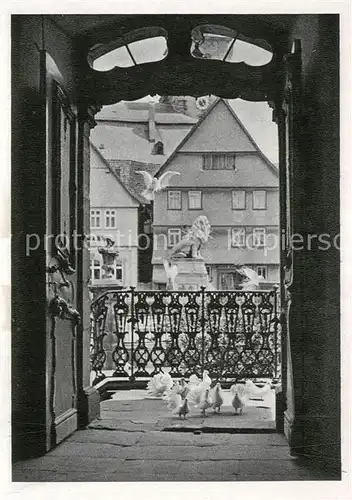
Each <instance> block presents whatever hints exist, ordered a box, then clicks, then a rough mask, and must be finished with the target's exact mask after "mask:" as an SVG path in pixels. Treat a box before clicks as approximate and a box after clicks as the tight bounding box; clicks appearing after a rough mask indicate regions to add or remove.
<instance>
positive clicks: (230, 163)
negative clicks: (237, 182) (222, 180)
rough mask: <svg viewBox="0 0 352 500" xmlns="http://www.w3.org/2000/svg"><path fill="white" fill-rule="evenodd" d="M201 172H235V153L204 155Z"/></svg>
mask: <svg viewBox="0 0 352 500" xmlns="http://www.w3.org/2000/svg"><path fill="white" fill-rule="evenodd" d="M203 170H236V155H235V153H210V154H204V155H203Z"/></svg>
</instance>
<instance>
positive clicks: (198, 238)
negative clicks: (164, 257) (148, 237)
mask: <svg viewBox="0 0 352 500" xmlns="http://www.w3.org/2000/svg"><path fill="white" fill-rule="evenodd" d="M209 238H211V236H210V223H209V221H208V219H207V217H206V216H205V215H200V216H199V217H197V218H196V220H195V221H194V222H193V224H192V227H191V229H190V230H189V231H188V232H187V234H186V235H185V236H184V237H183V238H182V240H181V241H180V242H179V243H178V244H177V245H175V246H174V247H173V248H172V250H171V252H170V257H174V258H177V257H187V258H192V259H203V257H202V256H201V254H200V248H201V246H202V244H204V243H206V242H207V241H208V240H209Z"/></svg>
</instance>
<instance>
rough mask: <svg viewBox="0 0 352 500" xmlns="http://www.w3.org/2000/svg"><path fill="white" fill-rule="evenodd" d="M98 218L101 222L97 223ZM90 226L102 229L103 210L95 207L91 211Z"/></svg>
mask: <svg viewBox="0 0 352 500" xmlns="http://www.w3.org/2000/svg"><path fill="white" fill-rule="evenodd" d="M97 219H98V221H99V224H97ZM90 227H91V228H94V229H101V210H97V209H96V208H93V209H92V210H91V211H90Z"/></svg>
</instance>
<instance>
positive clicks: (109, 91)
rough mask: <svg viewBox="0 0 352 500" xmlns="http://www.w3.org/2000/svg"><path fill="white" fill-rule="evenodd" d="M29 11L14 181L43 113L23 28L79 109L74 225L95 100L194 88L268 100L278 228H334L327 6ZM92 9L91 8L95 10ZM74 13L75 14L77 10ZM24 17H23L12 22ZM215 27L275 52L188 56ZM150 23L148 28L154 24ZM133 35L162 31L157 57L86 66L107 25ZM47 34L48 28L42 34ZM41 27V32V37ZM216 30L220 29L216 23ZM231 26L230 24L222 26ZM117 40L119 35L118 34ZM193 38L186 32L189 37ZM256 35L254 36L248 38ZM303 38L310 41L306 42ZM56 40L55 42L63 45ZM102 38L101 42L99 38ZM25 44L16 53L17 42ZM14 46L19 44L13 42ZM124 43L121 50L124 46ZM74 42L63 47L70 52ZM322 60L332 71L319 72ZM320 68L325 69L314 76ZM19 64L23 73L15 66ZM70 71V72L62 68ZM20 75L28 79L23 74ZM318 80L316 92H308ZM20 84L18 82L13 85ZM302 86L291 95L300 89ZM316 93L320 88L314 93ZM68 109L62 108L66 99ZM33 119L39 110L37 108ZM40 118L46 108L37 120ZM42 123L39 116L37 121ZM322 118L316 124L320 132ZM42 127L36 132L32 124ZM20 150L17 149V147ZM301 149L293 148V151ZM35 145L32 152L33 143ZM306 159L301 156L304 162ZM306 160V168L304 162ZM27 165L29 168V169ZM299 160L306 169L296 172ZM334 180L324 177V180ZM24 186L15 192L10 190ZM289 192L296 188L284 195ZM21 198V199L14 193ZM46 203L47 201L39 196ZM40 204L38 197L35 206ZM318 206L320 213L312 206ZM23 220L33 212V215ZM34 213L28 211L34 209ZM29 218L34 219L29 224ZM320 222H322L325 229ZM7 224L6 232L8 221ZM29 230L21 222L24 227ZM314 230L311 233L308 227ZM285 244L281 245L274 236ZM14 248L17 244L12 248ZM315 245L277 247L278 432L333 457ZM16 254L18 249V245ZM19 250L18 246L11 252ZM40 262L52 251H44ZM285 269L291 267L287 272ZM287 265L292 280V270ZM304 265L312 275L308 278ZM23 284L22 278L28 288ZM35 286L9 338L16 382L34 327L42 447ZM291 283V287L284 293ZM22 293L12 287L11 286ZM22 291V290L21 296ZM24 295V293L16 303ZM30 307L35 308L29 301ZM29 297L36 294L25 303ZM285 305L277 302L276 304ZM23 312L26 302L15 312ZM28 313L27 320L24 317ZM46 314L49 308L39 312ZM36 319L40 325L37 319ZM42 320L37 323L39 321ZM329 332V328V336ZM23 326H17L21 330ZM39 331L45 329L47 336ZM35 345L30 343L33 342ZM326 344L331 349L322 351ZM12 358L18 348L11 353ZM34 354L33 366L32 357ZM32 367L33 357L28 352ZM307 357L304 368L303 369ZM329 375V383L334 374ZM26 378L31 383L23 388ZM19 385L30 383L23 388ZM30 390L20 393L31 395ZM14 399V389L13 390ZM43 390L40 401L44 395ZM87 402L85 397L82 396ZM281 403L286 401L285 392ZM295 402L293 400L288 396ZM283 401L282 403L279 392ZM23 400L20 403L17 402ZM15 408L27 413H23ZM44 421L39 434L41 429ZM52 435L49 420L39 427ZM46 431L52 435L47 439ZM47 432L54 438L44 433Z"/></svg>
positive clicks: (331, 46) (82, 267)
mask: <svg viewBox="0 0 352 500" xmlns="http://www.w3.org/2000/svg"><path fill="white" fill-rule="evenodd" d="M34 17H36V19H34V18H33V19H30V20H28V21H26V20H19V19H17V23H18V25H17V28H24V32H22V33H21V29H18V31H17V37H15V39H14V44H15V48H16V51H15V55H14V57H15V64H16V63H17V64H18V67H17V68H16V71H17V76H18V79H17V81H18V82H21V83H22V84H23V87H21V88H20V85H18V87H17V88H16V90H15V92H17V94H16V96H17V98H18V99H17V100H16V99H15V106H17V108H16V109H17V110H20V111H19V115H18V116H21V112H22V110H21V106H24V104H23V102H24V101H22V104H20V101H21V98H22V97H23V95H24V94H22V91H23V88H27V87H29V88H31V90H33V89H34V90H33V93H32V94H31V96H32V97H33V99H32V100H31V101H30V102H29V100H28V99H27V104H26V105H27V108H28V109H27V113H28V114H27V115H26V112H25V111H26V110H25V111H24V113H22V116H24V117H25V118H26V120H24V121H23V123H22V125H21V127H22V128H19V130H18V132H17V136H16V137H17V139H18V143H17V144H18V145H19V149H18V151H17V150H16V148H15V155H14V164H15V166H16V168H17V169H18V170H17V171H18V172H20V176H19V181H18V182H19V185H21V182H22V185H23V182H24V181H25V180H26V177H25V176H24V177H23V175H24V173H23V169H22V168H21V165H22V164H23V160H24V158H25V155H26V153H27V155H28V152H30V151H31V148H33V146H32V145H31V144H30V143H28V141H27V142H26V153H24V151H23V150H21V147H22V148H23V141H22V142H21V137H19V136H22V138H23V135H24V133H25V129H26V127H27V126H28V124H32V126H33V113H32V107H33V105H34V106H35V105H37V106H38V109H39V110H40V112H41V113H43V111H44V108H43V96H42V94H41V92H42V91H43V86H40V88H38V86H37V78H38V75H39V74H41V76H42V77H43V78H44V80H45V78H46V74H45V71H44V72H43V73H41V72H40V70H39V69H38V67H39V66H37V65H36V64H34V65H33V69H31V71H32V73H33V74H32V73H31V78H30V77H29V76H28V75H29V73H28V72H27V73H26V69H25V68H24V67H23V66H24V54H26V52H25V50H24V48H25V46H26V41H25V40H26V36H27V38H28V36H29V37H30V38H32V39H33V40H35V41H36V42H37V47H41V49H40V50H39V55H40V54H41V55H43V54H44V53H45V52H46V51H49V52H50V53H52V54H53V58H54V59H55V60H59V61H60V62H59V64H58V65H59V66H60V67H61V68H64V71H63V74H64V87H65V90H66V91H67V92H68V95H69V98H70V99H72V101H73V103H74V106H73V107H74V113H75V114H76V115H77V118H78V125H77V143H76V144H77V157H76V165H77V186H78V188H77V189H78V191H77V211H76V215H77V227H78V228H79V229H80V230H81V234H82V233H84V231H85V229H86V227H87V224H88V222H87V219H85V216H84V213H85V212H86V211H87V208H88V207H89V193H88V191H87V186H88V172H87V163H88V139H89V126H90V125H94V120H93V116H94V110H96V108H97V107H99V106H101V105H102V104H107V103H110V102H116V101H118V100H120V99H130V100H131V99H136V98H138V97H140V96H142V95H145V94H146V93H148V94H151V95H153V94H156V93H157V94H159V95H170V94H171V95H172V94H178V95H187V94H188V95H193V96H196V97H198V96H201V95H207V94H215V95H220V96H222V97H225V98H227V97H232V98H236V97H239V96H241V97H242V98H244V99H249V100H251V99H252V100H265V101H268V102H271V103H272V104H273V107H274V111H275V119H276V120H277V122H278V125H279V132H280V172H281V175H282V177H283V178H282V182H281V189H282V198H281V207H282V219H281V225H282V229H283V230H284V231H285V232H286V233H287V234H291V232H292V230H293V229H294V230H295V232H297V231H298V232H299V233H300V234H303V235H304V236H306V235H307V233H308V232H309V231H310V230H312V227H311V226H310V223H309V221H314V223H315V224H316V227H317V228H318V230H319V232H320V233H322V232H324V233H329V234H330V236H331V235H332V236H333V237H334V231H335V232H336V233H337V232H338V210H337V208H336V206H335V200H336V199H337V195H338V188H337V187H336V186H338V175H337V174H336V172H337V169H336V168H335V169H334V168H333V166H334V165H338V154H337V152H338V146H337V144H338V139H337V137H336V134H337V132H336V130H338V119H337V116H338V112H337V110H338V97H336V96H337V95H338V85H337V81H338V78H337V67H338V18H337V16H313V17H310V18H309V16H308V17H305V16H276V15H274V16H270V15H269V16H262V15H260V16H247V15H246V16H205V15H195V16H172V17H170V16H143V17H141V16H123V17H121V16H106V17H104V16H102V17H99V19H93V18H91V17H90V18H89V19H88V18H86V19H84V16H82V19H81V24H75V20H74V19H73V18H72V17H71V16H68V17H67V18H66V16H43V17H45V18H46V19H44V25H45V22H46V23H48V25H50V29H49V31H45V30H44V31H43V22H42V21H43V19H38V18H40V16H34ZM93 17H94V16H93ZM76 21H78V19H76ZM21 23H22V25H21ZM210 25H211V26H212V27H213V26H222V27H224V28H225V29H226V30H230V32H231V33H230V34H233V33H236V36H237V38H238V39H239V40H242V41H243V40H244V39H250V40H255V41H256V43H259V45H261V44H263V42H264V44H265V42H266V43H267V44H269V46H270V47H271V48H272V50H273V54H274V56H273V59H272V61H271V62H270V63H268V65H265V66H264V67H263V68H261V69H258V68H254V69H253V68H251V67H249V66H248V65H246V64H243V63H234V64H231V65H228V64H226V62H223V61H219V60H216V59H214V60H212V59H210V60H208V59H206V58H203V57H200V58H199V57H198V58H197V57H194V53H195V54H196V55H197V54H198V55H199V52H198V51H200V52H202V47H201V45H202V44H201V42H202V36H204V34H206V33H207V32H206V31H205V30H203V29H201V30H200V34H201V36H197V35H199V30H198V32H197V33H194V32H193V36H192V31H193V30H194V28H197V27H204V26H206V27H207V29H208V30H209V29H213V28H209V26H210ZM155 28H157V30H156V31H154V29H155ZM136 30H137V34H138V36H139V37H142V36H143V37H146V36H149V37H151V36H152V35H157V36H165V32H166V33H167V41H168V55H167V57H165V58H164V59H162V60H161V61H159V62H155V63H151V64H146V65H143V63H142V64H140V65H138V64H133V66H131V67H130V69H126V68H125V69H116V68H115V69H112V70H111V71H109V72H107V73H106V74H97V72H94V71H93V70H92V68H91V67H90V65H89V62H88V56H89V52H90V51H91V50H92V49H94V50H96V51H98V52H99V51H100V50H101V48H102V49H103V50H105V49H104V44H105V45H109V43H112V48H116V47H117V46H116V32H118V36H119V40H120V41H119V43H120V45H119V47H120V46H125V45H126V43H127V45H128V43H129V42H131V43H133V40H131V39H129V40H127V41H126V40H125V39H124V37H127V38H128V36H129V34H130V33H134V34H136ZM49 32H50V34H49ZM43 33H46V35H47V37H46V38H45V37H43V36H42V35H43ZM222 34H224V31H223V32H222ZM226 34H227V35H229V31H227V32H226ZM295 38H299V39H301V40H302V47H303V49H302V50H303V58H302V61H303V63H302V74H303V76H302V78H301V77H300V65H301V61H300V59H301V55H300V47H299V45H298V44H296V45H295V50H294V53H293V54H292V55H290V53H291V48H292V42H293V40H294V39H295ZM121 40H122V42H121ZM192 40H193V42H192ZM258 40H259V41H258ZM312 40H313V42H314V43H312ZM192 43H193V44H194V47H193V49H192V50H193V54H191V48H190V46H191V44H192ZM62 44H63V45H62ZM99 44H100V45H99ZM21 48H22V49H23V52H22V53H21V50H20V49H21ZM17 49H19V50H17ZM126 50H127V48H126ZM70 51H72V52H70ZM67 53H70V54H73V53H74V56H75V57H72V58H70V60H69V61H64V59H65V57H63V55H64V54H67ZM31 57H33V59H34V60H35V63H37V59H36V58H37V57H39V56H38V54H36V56H34V55H33V54H32V53H31ZM326 64H328V66H329V68H331V69H330V70H327V71H325V69H326ZM322 68H324V71H325V72H324V74H323V77H322V78H320V75H321V74H322ZM21 71H22V73H21ZM72 76H73V78H72ZM29 80H30V81H29ZM316 88H319V90H320V92H321V93H320V94H319V96H318V95H317V92H316ZM19 89H20V90H19ZM330 89H333V91H334V97H333V98H330V99H329V100H328V101H327V100H326V95H327V94H329V92H330ZM300 92H301V96H300V95H299V93H300ZM321 96H323V97H321ZM302 103H303V104H304V108H305V112H304V113H301V104H302ZM65 110H66V111H67V108H65ZM40 116H42V117H43V115H40ZM43 119H44V118H43ZM40 123H42V122H40ZM320 123H324V126H325V129H324V130H322V128H321V127H320ZM303 131H304V133H305V134H306V136H307V137H308V138H309V141H310V144H309V146H308V145H307V144H306V143H305V141H303V140H302V134H303ZM39 135H40V134H39ZM38 141H39V143H40V144H42V146H43V145H44V144H45V141H46V137H45V133H44V135H41V136H40V137H38ZM21 151H22V152H21ZM298 153H299V154H298ZM34 154H35V151H34ZM317 154H318V155H320V157H321V160H320V161H319V162H317V161H316V155H317ZM28 161H29V163H30V164H31V165H32V166H33V170H34V171H36V172H37V173H38V161H39V162H40V168H41V171H42V172H47V171H48V166H47V164H46V159H45V158H44V157H41V158H39V159H38V158H33V157H32V158H31V157H29V160H28ZM303 163H304V166H303ZM308 167H309V169H308V170H307V168H308ZM36 169H37V170H36ZM304 169H305V170H304ZM332 179H333V181H334V182H332ZM46 189H47V188H46V185H44V184H43V185H41V188H40V192H41V193H42V194H43V195H44V194H45V192H46ZM19 193H22V190H19ZM293 193H294V195H293ZM321 193H323V195H324V201H325V203H324V206H323V207H322V205H321V201H320V195H321ZM24 200H25V201H24ZM29 200H30V196H29V197H28V194H27V199H26V196H25V195H24V194H23V193H22V194H19V205H20V206H21V204H22V206H27V207H28V206H29ZM44 205H45V206H46V207H47V206H48V205H47V203H46V202H45V203H44ZM44 205H43V206H44ZM321 210H323V214H324V216H323V217H322V216H321V213H320V212H321ZM40 214H41V215H42V216H43V220H40V221H38V220H36V223H37V224H38V225H39V226H40V227H41V228H42V229H43V228H45V221H44V219H45V217H49V218H50V217H52V218H55V217H57V214H55V207H54V206H52V205H50V203H49V208H47V209H44V208H43V209H42V210H41V211H40ZM31 220H32V219H31ZM33 220H35V217H34V215H33ZM34 225H35V224H34ZM324 230H325V231H324ZM21 231H23V228H22V226H21V224H19V226H18V234H20V232H21ZM15 232H16V231H15ZM28 232H31V231H28ZM312 232H317V231H314V228H313V231H312ZM283 247H284V245H283ZM17 250H18V249H17ZM318 250H319V249H318V248H317V247H316V246H315V247H313V251H312V249H310V250H308V249H306V248H305V249H304V250H303V251H300V253H298V252H296V251H295V252H293V253H292V252H290V251H288V252H286V250H283V253H282V262H281V266H282V278H285V279H283V280H282V282H283V283H285V287H284V288H285V289H283V290H282V297H283V296H285V297H286V299H287V300H286V303H285V307H286V306H287V314H285V315H284V316H285V317H286V316H288V315H289V323H288V324H289V326H290V328H289V329H287V328H286V332H285V334H286V346H285V347H287V354H288V356H287V368H288V373H289V376H288V378H287V385H286V394H285V399H286V400H287V405H288V410H289V411H288V412H287V413H286V415H287V418H286V434H287V435H288V437H289V439H290V442H291V446H292V448H293V449H295V450H296V451H297V452H302V451H307V450H309V449H312V448H311V447H312V446H313V449H314V447H315V449H317V450H320V451H321V450H322V449H325V448H327V450H326V451H327V453H328V454H329V455H331V456H332V457H338V455H339V444H338V441H339V425H338V421H339V418H338V417H339V413H338V407H339V388H338V386H337V385H336V381H337V380H338V378H339V360H338V358H339V356H338V352H339V340H338V320H337V319H336V310H338V307H339V305H338V302H339V301H338V293H337V289H338V252H336V251H335V250H336V248H330V249H329V251H328V252H325V253H322V252H320V253H319V252H318ZM22 253H23V252H22ZM22 253H21V251H20V250H19V251H18V253H17V254H16V257H17V261H21V256H22ZM18 256H20V257H19V258H18ZM46 257H47V256H46V253H45V252H43V253H41V254H40V258H39V267H38V266H37V269H35V270H34V267H33V263H32V264H30V263H28V264H27V263H24V262H26V261H25V260H22V262H20V263H19V269H20V270H21V271H20V274H21V273H22V274H23V273H25V274H27V275H29V276H31V275H32V274H33V273H35V272H37V270H38V269H39V272H40V273H41V275H42V276H43V278H44V276H46V271H45V261H46ZM49 260H50V259H49ZM88 269H89V256H88V255H87V252H86V251H85V250H84V249H82V250H80V251H79V252H78V254H77V280H78V284H77V294H76V299H77V309H78V311H79V312H80V313H81V318H82V323H81V325H80V326H79V329H78V332H79V333H78V337H77V346H78V347H77V352H78V363H77V381H78V382H77V383H78V393H79V394H80V396H79V397H78V415H80V416H81V417H82V419H83V421H84V420H85V419H87V418H89V412H90V410H89V408H91V407H93V406H96V405H97V400H96V399H94V398H96V395H95V394H94V391H92V390H91V389H90V388H89V382H88V379H87V376H88V374H87V369H86V363H87V361H88V357H89V341H88V337H89V334H88V333H87V331H88V329H89V311H88V310H87V304H88V300H87V299H88V297H87V292H86V280H87V278H88ZM292 270H293V271H294V273H292ZM293 274H294V279H293V278H292V277H293ZM308 275H310V278H309V279H308ZM319 279H320V280H322V282H323V284H324V286H323V287H321V288H317V285H316V282H317V281H319ZM28 287H29V288H28ZM28 289H30V290H32V289H33V284H31V282H30V280H29V282H28V283H27V286H24V284H23V281H22V282H21V280H20V279H18V290H19V291H20V294H19V295H18V296H17V299H16V300H18V304H17V305H18V306H19V307H20V304H21V303H22V304H23V303H24V302H25V300H26V295H27V293H28ZM33 291H34V295H36V294H38V293H39V295H40V297H41V302H40V308H39V310H37V311H36V313H35V315H34V316H33V307H29V308H28V311H29V313H30V314H29V316H27V319H26V318H25V314H23V315H22V316H23V317H22V319H21V320H18V321H19V323H18V324H19V328H18V330H17V338H16V342H18V346H19V347H18V352H16V356H18V359H22V361H21V362H20V363H19V365H18V364H17V365H16V370H17V379H16V380H17V382H16V383H17V384H18V386H20V383H21V367H22V368H23V367H24V366H26V364H28V360H26V359H25V357H23V353H22V348H21V346H22V345H23V344H24V345H26V346H27V347H28V343H27V344H26V340H25V339H26V335H25V329H26V328H27V330H28V321H29V322H30V327H31V328H32V329H34V330H35V331H36V332H37V333H38V332H39V330H40V332H42V335H41V334H40V335H39V334H38V342H37V343H35V342H34V340H33V342H32V344H31V351H32V352H33V353H36V357H35V359H36V360H37V361H38V363H39V365H43V369H42V370H41V372H40V376H39V378H40V389H38V390H39V393H40V395H41V397H40V398H39V399H40V403H39V406H40V405H42V406H43V410H42V411H39V418H38V422H37V423H38V429H39V428H40V429H41V430H38V433H39V434H38V435H40V436H42V438H41V439H43V436H44V442H45V443H46V444H45V445H44V448H43V447H42V448H41V449H42V450H43V449H45V448H46V449H48V447H50V446H51V445H52V443H51V444H50V442H51V441H50V439H49V440H48V429H51V428H52V420H53V419H52V417H53V415H50V404H49V403H48V402H49V401H52V399H50V398H52V394H51V392H50V388H49V389H48V388H47V387H46V382H45V381H46V377H47V370H46V369H45V368H44V367H46V366H48V367H49V368H50V367H51V366H52V358H51V353H50V349H47V335H49V338H50V328H49V329H48V328H47V327H46V326H44V325H46V322H47V320H48V317H47V316H46V312H45V311H46V305H45V299H44V297H45V295H46V293H45V292H44V289H40V290H36V289H35V287H34V289H33ZM288 292H289V293H288ZM21 294H22V295H21ZM21 297H22V299H21ZM21 300H22V302H21ZM29 302H30V305H31V306H33V303H32V302H31V301H29ZM34 304H35V302H34ZM285 307H284V311H285ZM316 311H318V314H319V315H321V317H323V318H324V324H323V325H320V324H319V321H317V320H316V319H314V318H315V316H314V312H316ZM24 312H25V311H24ZM28 317H30V318H31V319H29V320H28ZM285 317H283V318H282V324H283V325H286V324H287V321H286V318H285ZM49 318H50V317H49ZM38 321H39V323H38ZM38 324H40V325H41V326H40V329H39V330H38V328H37V325H38ZM331 331H332V332H333V335H331ZM21 332H22V333H21ZM48 332H49V334H48ZM38 346H40V348H39V347H38ZM327 353H329V354H327ZM21 356H22V358H21ZM32 364H33V366H32ZM32 364H31V365H30V366H32V368H33V370H34V371H35V369H36V368H35V363H33V362H32ZM312 366H314V369H312ZM332 380H334V381H335V382H332ZM37 382H38V381H37V378H35V377H34V379H32V380H29V381H28V384H29V387H32V388H33V387H36V385H37ZM31 384H32V386H31ZM315 387H318V388H319V391H320V392H321V393H323V394H324V395H325V399H326V398H330V397H331V398H332V399H333V401H334V404H333V405H332V407H331V409H330V410H329V413H328V414H326V412H324V411H323V406H322V405H321V403H320V401H319V398H318V397H317V396H314V393H315V391H316V388H315ZM27 392H28V391H27ZM30 392H31V391H29V393H30ZM14 397H16V396H14ZM43 400H45V403H43ZM89 401H90V403H89ZM289 401H291V403H290V402H289ZM293 401H294V403H295V404H292V403H293ZM29 403H30V404H31V405H32V406H33V404H34V405H35V404H36V402H35V398H34V399H33V398H32V399H31V398H29ZM283 405H284V407H285V402H283ZM20 406H21V405H20ZM24 413H25V412H24ZM24 413H23V411H22V409H19V420H22V421H23V420H25V418H24V417H23V415H24ZM43 428H44V429H45V431H44V433H43V430H42V429H43ZM49 435H50V430H49ZM329 436H334V439H333V443H332V444H331V443H330V444H331V446H325V448H324V444H323V443H324V440H325V441H326V442H327V443H329V442H330V441H329V439H328V438H329ZM52 439H53V438H52ZM54 440H55V439H54Z"/></svg>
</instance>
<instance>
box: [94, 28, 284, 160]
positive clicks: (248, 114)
mask: <svg viewBox="0 0 352 500" xmlns="http://www.w3.org/2000/svg"><path fill="white" fill-rule="evenodd" d="M166 48H167V46H166V41H165V39H164V38H163V37H154V38H151V39H147V40H142V41H141V42H134V43H131V44H129V49H130V51H131V53H132V54H133V57H134V58H135V61H136V63H137V64H138V63H142V62H143V63H145V62H148V61H152V60H161V59H163V57H165V50H166ZM270 58H271V53H270V52H268V51H266V50H263V49H261V48H259V47H256V46H254V45H252V44H249V43H245V42H241V41H239V40H237V41H236V43H235V45H234V48H233V50H232V52H231V54H230V58H228V59H227V60H228V61H231V62H241V61H244V62H246V63H247V64H250V65H253V66H260V65H263V64H266V63H268V62H269V60H270ZM133 64H134V63H133V61H132V60H131V57H130V56H129V54H128V51H127V49H126V48H125V47H120V48H118V49H115V50H114V51H112V52H109V53H108V54H106V55H104V56H101V57H100V58H99V59H97V60H96V61H95V62H94V63H93V67H94V69H96V70H97V71H107V70H109V69H112V68H113V67H114V66H120V67H129V66H132V65H133ZM150 99H151V98H150V96H146V97H143V98H142V99H139V100H140V101H148V100H150ZM229 103H230V105H231V106H232V108H233V109H234V111H235V113H236V114H237V115H238V117H239V119H240V120H241V121H242V123H243V124H244V126H245V127H246V128H247V130H248V132H249V133H250V134H251V135H252V137H253V139H254V140H255V142H256V143H257V144H258V146H259V148H260V149H261V150H262V151H263V153H264V154H265V155H266V156H267V157H268V159H269V160H270V161H271V162H272V163H275V164H277V163H278V137H277V135H278V134H277V126H276V124H275V123H273V121H272V109H271V108H269V105H268V104H267V103H266V102H250V101H244V100H242V99H230V100H229Z"/></svg>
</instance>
